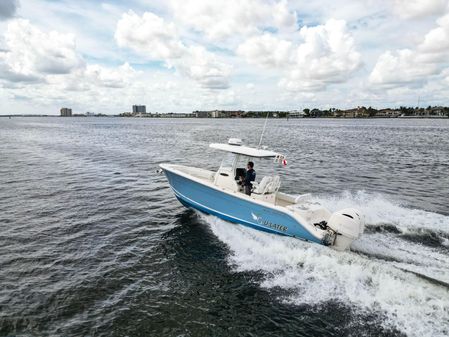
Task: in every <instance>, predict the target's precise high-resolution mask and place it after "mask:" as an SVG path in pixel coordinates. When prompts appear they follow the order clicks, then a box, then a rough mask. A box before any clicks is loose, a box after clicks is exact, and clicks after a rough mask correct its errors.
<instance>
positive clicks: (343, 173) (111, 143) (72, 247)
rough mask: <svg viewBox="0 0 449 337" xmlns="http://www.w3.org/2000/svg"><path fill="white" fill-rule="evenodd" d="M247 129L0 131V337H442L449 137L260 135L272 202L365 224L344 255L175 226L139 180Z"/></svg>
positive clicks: (137, 124)
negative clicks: (308, 196) (273, 156)
mask: <svg viewBox="0 0 449 337" xmlns="http://www.w3.org/2000/svg"><path fill="white" fill-rule="evenodd" d="M263 122H264V121H263V120H210V119H206V120H195V119H188V120H180V119H177V120H176V119H175V120H168V119H123V118H122V119H119V118H68V119H63V118H12V119H6V118H0V188H1V189H0V336H13V335H17V336H376V337H377V336H404V335H407V336H420V337H424V336H432V337H435V336H447V335H448V334H449V324H448V322H449V311H448V310H449V309H448V308H449V288H448V284H449V256H448V254H449V205H448V204H449V203H448V196H449V177H448V169H449V120H397V119H396V120H321V119H317V120H289V121H287V120H272V121H271V120H270V121H269V123H268V128H267V131H266V133H265V137H264V139H265V141H264V143H265V144H267V145H270V147H271V148H273V149H275V150H278V151H281V152H284V153H285V154H287V156H288V158H289V163H288V166H287V168H285V169H283V170H282V172H281V174H282V176H283V185H282V187H281V190H283V191H285V192H292V193H295V192H304V193H306V192H308V193H312V194H313V195H314V197H315V198H316V199H318V200H320V201H321V202H322V203H323V204H325V205H326V206H327V207H329V208H330V209H331V210H335V209H339V208H342V207H346V206H356V207H358V208H360V209H361V210H362V211H363V212H364V213H365V215H366V219H367V223H368V226H367V232H366V233H365V234H364V236H363V237H362V238H361V239H360V240H358V241H356V242H355V243H354V244H353V252H349V253H337V252H334V251H332V250H329V249H327V248H326V247H321V246H318V245H315V244H309V243H304V242H300V241H298V240H294V239H290V238H284V237H278V236H273V235H270V234H266V233H261V232H256V231H254V230H252V229H248V228H244V227H241V226H237V225H232V224H228V223H226V222H224V221H221V220H218V219H216V218H214V217H211V216H204V215H201V214H198V213H196V212H194V211H191V210H188V209H186V208H184V207H183V206H181V205H180V204H179V203H178V202H177V200H176V199H175V198H174V196H173V194H172V193H171V191H170V189H169V186H168V184H167V182H166V180H165V178H164V176H163V175H159V174H157V173H156V169H157V167H158V164H159V163H162V162H171V163H183V164H189V165H194V166H203V167H207V168H216V167H217V165H218V164H219V160H220V158H221V154H220V153H217V152H213V151H211V150H210V149H209V148H208V144H209V143H211V142H225V141H226V140H227V138H229V137H235V136H237V137H241V138H244V141H245V142H246V143H249V144H257V142H258V137H259V135H260V131H261V129H262V125H263ZM267 166H268V165H267V163H266V162H265V163H257V162H256V169H257V171H258V174H259V177H260V176H261V175H262V174H263V171H264V169H267Z"/></svg>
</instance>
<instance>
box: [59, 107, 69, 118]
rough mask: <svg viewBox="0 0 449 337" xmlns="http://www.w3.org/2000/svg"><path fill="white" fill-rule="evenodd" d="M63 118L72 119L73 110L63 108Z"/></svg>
mask: <svg viewBox="0 0 449 337" xmlns="http://www.w3.org/2000/svg"><path fill="white" fill-rule="evenodd" d="M60 112H61V117H72V109H69V108H61V110H60Z"/></svg>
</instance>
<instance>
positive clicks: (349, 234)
mask: <svg viewBox="0 0 449 337" xmlns="http://www.w3.org/2000/svg"><path fill="white" fill-rule="evenodd" d="M327 225H328V226H329V227H330V228H331V229H332V230H333V231H334V232H335V233H337V235H336V236H335V241H334V245H333V247H334V248H335V249H336V250H339V251H343V250H346V249H348V248H349V246H350V245H351V243H352V241H354V240H355V239H357V238H358V237H359V236H360V235H361V234H362V233H363V231H364V230H365V219H364V217H363V215H362V214H361V213H360V212H359V211H358V210H356V209H354V208H345V209H342V210H341V211H337V212H335V213H333V214H332V215H331V217H330V218H329V221H328V222H327Z"/></svg>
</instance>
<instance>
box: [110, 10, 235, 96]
mask: <svg viewBox="0 0 449 337" xmlns="http://www.w3.org/2000/svg"><path fill="white" fill-rule="evenodd" d="M115 39H116V41H117V43H118V45H119V46H121V47H127V48H130V49H133V50H134V51H136V52H138V53H139V54H142V55H144V56H145V55H146V56H147V57H148V59H152V60H161V61H165V63H166V64H167V65H169V66H173V67H175V68H176V70H177V71H179V72H180V73H181V74H183V75H185V76H187V77H189V78H191V79H193V80H195V81H196V82H198V83H199V85H200V86H201V87H203V88H207V89H226V88H228V87H229V75H230V71H231V67H230V66H228V65H227V64H225V63H224V62H222V61H220V60H219V59H218V57H217V56H216V55H214V54H213V53H211V52H209V51H207V50H206V48H204V47H203V46H194V45H190V46H187V45H185V44H184V43H183V42H182V41H181V38H180V37H179V36H178V34H177V33H176V29H175V26H174V24H173V23H171V22H166V21H165V20H164V19H162V18H161V17H159V16H157V15H155V14H153V13H150V12H146V13H144V14H143V15H142V16H139V15H137V14H136V13H134V12H132V11H130V12H128V13H125V14H123V15H122V18H121V19H120V20H119V22H118V24H117V29H116V32H115Z"/></svg>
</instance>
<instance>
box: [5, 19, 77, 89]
mask: <svg viewBox="0 0 449 337" xmlns="http://www.w3.org/2000/svg"><path fill="white" fill-rule="evenodd" d="M4 39H5V46H4V48H3V51H2V52H0V71H2V70H3V76H4V78H5V79H9V80H11V81H26V80H27V79H36V78H39V77H42V76H44V75H46V74H68V73H70V72H72V71H73V70H75V69H77V68H80V67H83V66H84V62H83V60H82V58H81V56H80V55H79V54H78V53H77V51H76V46H75V37H74V36H73V35H71V34H62V33H59V32H56V31H50V32H49V33H46V32H42V31H41V30H39V29H38V28H36V27H34V26H33V25H31V24H30V22H29V21H28V20H24V19H17V20H13V21H11V22H10V23H9V24H8V26H7V29H6V32H5V36H4Z"/></svg>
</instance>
